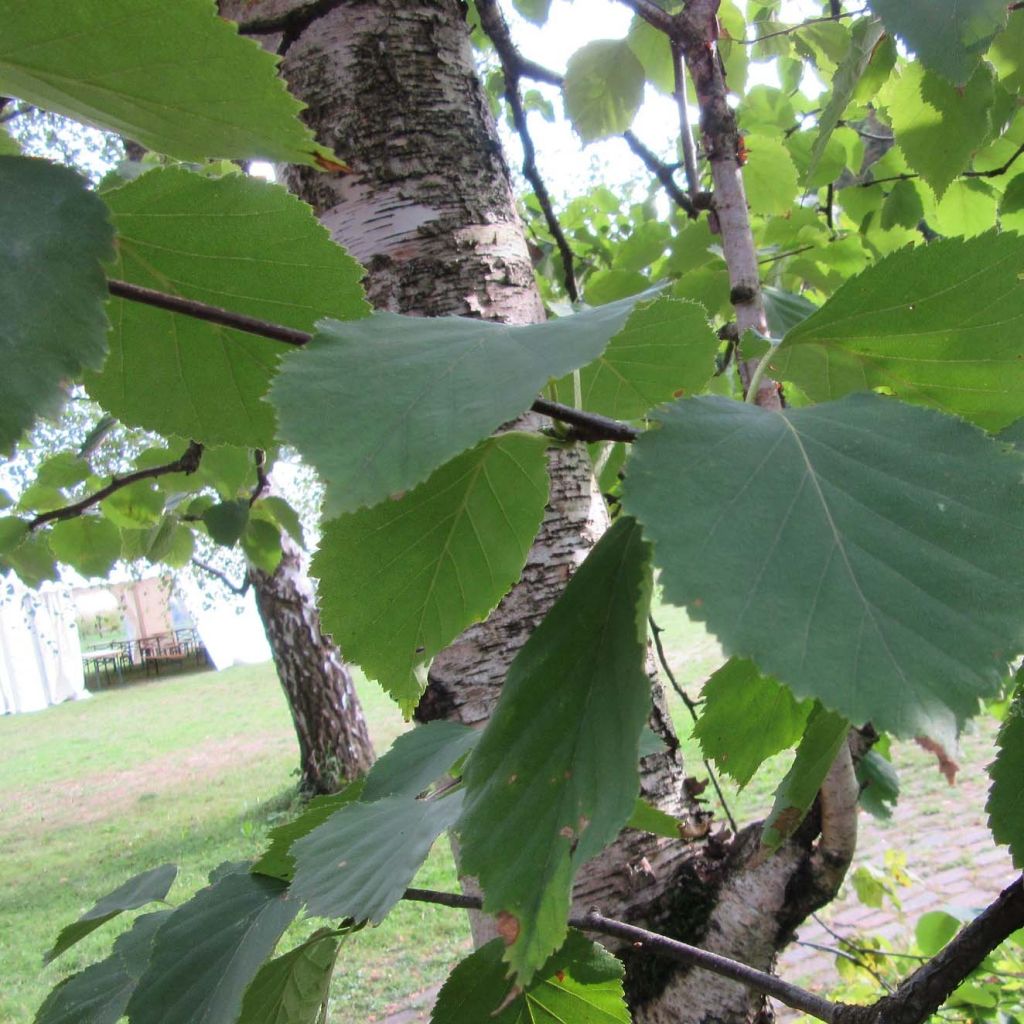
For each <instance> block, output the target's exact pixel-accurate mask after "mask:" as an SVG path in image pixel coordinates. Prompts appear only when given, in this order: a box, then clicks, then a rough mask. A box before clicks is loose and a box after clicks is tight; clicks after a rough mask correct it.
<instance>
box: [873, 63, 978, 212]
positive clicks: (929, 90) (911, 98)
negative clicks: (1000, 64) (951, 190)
mask: <svg viewBox="0 0 1024 1024" xmlns="http://www.w3.org/2000/svg"><path fill="white" fill-rule="evenodd" d="M994 81H995V80H994V77H993V74H992V68H991V67H990V66H989V65H988V64H983V65H982V66H981V67H979V68H978V70H977V71H976V72H975V73H974V77H973V78H971V80H970V82H969V83H968V84H967V85H966V87H959V88H958V87H956V86H953V85H950V84H949V82H947V81H945V80H944V79H942V78H940V77H939V76H938V75H936V74H933V73H932V72H930V71H927V70H925V69H924V68H922V67H921V65H920V64H906V65H904V66H903V68H902V70H901V71H900V73H899V74H898V75H894V76H893V77H892V78H890V79H889V81H888V83H887V84H886V85H885V86H884V87H883V89H882V92H881V95H880V97H879V98H880V99H881V101H882V103H884V104H885V105H886V107H887V108H888V110H889V117H890V119H891V121H892V128H893V132H894V133H895V136H896V143H897V145H898V146H899V148H900V149H901V150H902V152H903V154H904V156H906V158H907V163H908V164H910V166H911V167H912V168H913V169H914V170H915V171H917V172H918V173H919V174H920V175H921V176H922V177H923V178H924V180H925V181H927V182H928V184H929V185H931V187H932V189H933V190H934V192H935V194H936V196H938V198H940V199H941V198H942V194H943V193H944V192H945V191H946V188H947V187H948V186H949V183H950V182H951V181H952V180H953V179H954V178H955V177H956V176H957V175H958V174H959V173H960V172H961V171H962V170H964V168H966V167H967V166H968V164H969V163H970V161H971V157H972V156H973V155H974V154H975V153H976V152H977V151H978V150H979V149H980V148H981V146H982V144H983V143H984V142H985V140H986V139H987V138H988V135H989V132H990V131H991V118H990V115H989V111H990V110H991V107H992V103H993V102H994V98H995V92H994V89H993V85H994Z"/></svg>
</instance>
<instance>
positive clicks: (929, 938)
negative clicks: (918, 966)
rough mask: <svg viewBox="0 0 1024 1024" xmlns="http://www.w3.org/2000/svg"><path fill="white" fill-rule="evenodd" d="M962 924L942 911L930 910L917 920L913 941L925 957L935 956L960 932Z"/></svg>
mask: <svg viewBox="0 0 1024 1024" xmlns="http://www.w3.org/2000/svg"><path fill="white" fill-rule="evenodd" d="M962 924H963V922H962V921H958V920H957V919H956V918H955V917H954V916H953V915H952V914H947V913H946V912H945V911H944V910H930V911H928V913H926V914H922V915H921V916H920V917H919V918H918V920H917V924H916V925H915V926H914V939H915V941H916V942H917V945H918V947H919V948H920V950H921V952H922V953H923V954H924V955H925V956H935V954H936V953H938V951H939V950H940V949H942V947H943V946H944V945H946V943H947V942H949V940H950V939H951V938H953V936H954V935H956V933H957V932H958V931H960V926H961V925H962Z"/></svg>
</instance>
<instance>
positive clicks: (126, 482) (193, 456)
mask: <svg viewBox="0 0 1024 1024" xmlns="http://www.w3.org/2000/svg"><path fill="white" fill-rule="evenodd" d="M202 454H203V446H202V445H201V444H199V442H197V441H192V442H190V443H189V446H188V448H186V449H185V452H184V454H183V455H182V456H181V458H178V459H175V460H174V462H168V463H166V464H165V465H163V466H153V467H152V468H151V469H140V470H137V471H136V472H134V473H128V474H127V475H125V476H115V477H112V478H111V481H110V483H109V484H107V486H106V487H101V488H100V489H99V490H98V491H96V492H94V493H93V494H90V495H88V496H87V497H85V498H82V500H81V501H76V502H74V504H71V505H64V506H63V507H62V508H55V509H53V510H52V511H50V512H40V513H39V515H37V516H36V517H35V519H32V520H30V522H29V524H28V529H29V530H35V529H37V528H38V527H40V526H43V525H44V524H45V523H52V522H57V521H59V520H64V519H75V518H77V517H78V516H80V515H81V514H82V513H83V512H85V511H86V510H87V509H89V508H92V506H93V505H97V504H99V503H100V502H101V501H103V499H104V498H109V497H110V495H111V494H114V493H115V492H117V491H120V490H121V489H122V488H124V487H128V486H130V485H131V484H135V483H138V482H139V481H140V480H155V479H156V478H157V477H161V476H168V475H169V474H171V473H186V474H188V473H194V472H195V471H196V470H197V469H198V468H199V460H200V459H201V458H202Z"/></svg>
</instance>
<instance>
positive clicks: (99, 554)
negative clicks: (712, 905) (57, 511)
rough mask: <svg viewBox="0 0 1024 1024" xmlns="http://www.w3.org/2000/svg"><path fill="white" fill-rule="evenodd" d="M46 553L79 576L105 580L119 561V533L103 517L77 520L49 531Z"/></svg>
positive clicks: (82, 517) (57, 525)
mask: <svg viewBox="0 0 1024 1024" xmlns="http://www.w3.org/2000/svg"><path fill="white" fill-rule="evenodd" d="M50 550H51V551H52V552H53V553H54V554H55V555H56V556H57V558H58V559H59V560H60V561H61V562H64V563H65V564H67V565H70V566H71V567H72V568H73V569H75V570H76V571H78V572H80V573H81V574H82V575H83V576H86V577H90V576H106V575H107V573H108V572H110V569H111V567H112V566H113V564H114V563H115V562H116V561H117V560H118V558H120V557H121V531H120V530H118V528H117V527H116V526H115V525H114V524H113V523H112V522H111V521H110V520H109V519H106V518H105V517H103V516H94V515H83V516H78V517H77V518H76V519H67V520H65V521H64V522H60V523H57V524H56V525H55V526H54V527H53V529H52V530H51V531H50Z"/></svg>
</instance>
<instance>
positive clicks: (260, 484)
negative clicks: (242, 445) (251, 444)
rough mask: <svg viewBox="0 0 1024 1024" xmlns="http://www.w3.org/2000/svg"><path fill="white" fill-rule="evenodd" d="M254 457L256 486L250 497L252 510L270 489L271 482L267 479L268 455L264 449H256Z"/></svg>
mask: <svg viewBox="0 0 1024 1024" xmlns="http://www.w3.org/2000/svg"><path fill="white" fill-rule="evenodd" d="M252 456H253V461H254V462H255V464H256V486H255V487H253V489H252V493H251V494H250V495H249V508H252V507H253V505H255V504H256V502H257V501H259V499H260V498H262V497H263V495H264V494H266V493H267V489H268V488H269V487H270V481H269V480H268V479H267V453H266V452H265V451H264V450H263V449H262V448H256V449H254V450H253V453H252Z"/></svg>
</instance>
